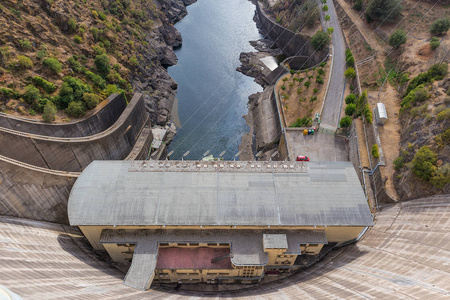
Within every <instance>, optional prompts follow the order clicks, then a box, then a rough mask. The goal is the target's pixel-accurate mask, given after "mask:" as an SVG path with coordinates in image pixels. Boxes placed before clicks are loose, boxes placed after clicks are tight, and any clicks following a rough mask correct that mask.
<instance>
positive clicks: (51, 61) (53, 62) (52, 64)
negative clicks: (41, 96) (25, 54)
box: [42, 57, 62, 74]
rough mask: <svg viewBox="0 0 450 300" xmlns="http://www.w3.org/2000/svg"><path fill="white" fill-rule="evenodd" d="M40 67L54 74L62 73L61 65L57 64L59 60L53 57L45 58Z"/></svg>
mask: <svg viewBox="0 0 450 300" xmlns="http://www.w3.org/2000/svg"><path fill="white" fill-rule="evenodd" d="M42 65H43V66H44V67H45V68H47V69H49V70H50V71H52V72H53V73H55V74H59V73H61V71H62V65H61V63H60V62H59V60H58V59H57V58H55V57H49V58H45V59H44V60H43V61H42Z"/></svg>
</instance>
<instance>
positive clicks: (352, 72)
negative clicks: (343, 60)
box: [344, 67, 356, 79]
mask: <svg viewBox="0 0 450 300" xmlns="http://www.w3.org/2000/svg"><path fill="white" fill-rule="evenodd" d="M344 76H345V77H346V78H348V79H354V78H356V71H355V69H353V68H352V67H348V68H347V70H345V72H344Z"/></svg>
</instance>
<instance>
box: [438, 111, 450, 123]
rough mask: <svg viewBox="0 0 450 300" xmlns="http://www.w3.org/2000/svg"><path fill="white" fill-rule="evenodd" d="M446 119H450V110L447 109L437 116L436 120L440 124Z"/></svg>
mask: <svg viewBox="0 0 450 300" xmlns="http://www.w3.org/2000/svg"><path fill="white" fill-rule="evenodd" d="M445 119H450V108H447V109H446V110H444V111H441V112H440V113H438V114H437V115H436V120H438V121H439V122H441V121H444V120H445Z"/></svg>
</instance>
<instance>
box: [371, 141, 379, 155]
mask: <svg viewBox="0 0 450 300" xmlns="http://www.w3.org/2000/svg"><path fill="white" fill-rule="evenodd" d="M372 156H373V157H374V158H379V157H380V153H379V149H378V145H377V144H375V145H373V146H372Z"/></svg>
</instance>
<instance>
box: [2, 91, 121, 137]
mask: <svg viewBox="0 0 450 300" xmlns="http://www.w3.org/2000/svg"><path fill="white" fill-rule="evenodd" d="M101 105H102V104H100V105H99V106H98V107H97V108H96V111H95V112H94V113H93V114H92V115H91V116H88V117H87V118H85V119H83V120H82V121H79V122H74V123H68V124H49V123H44V122H40V121H35V120H31V119H25V118H20V117H15V116H11V115H8V114H4V113H0V127H3V128H6V129H11V130H16V131H20V132H23V133H31V134H38V135H44V136H49V137H63V138H69V137H83V136H90V135H94V134H97V133H100V132H102V131H105V130H106V129H108V128H109V127H111V126H112V125H113V124H114V123H115V122H116V121H117V119H118V118H119V117H120V115H121V114H122V113H123V111H124V110H125V108H126V107H127V102H126V99H125V97H123V96H122V95H118V94H112V95H111V96H109V97H108V102H107V103H106V104H104V106H103V107H102V106H101Z"/></svg>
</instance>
